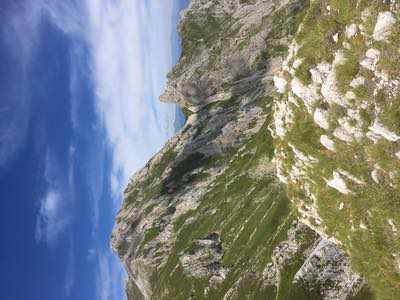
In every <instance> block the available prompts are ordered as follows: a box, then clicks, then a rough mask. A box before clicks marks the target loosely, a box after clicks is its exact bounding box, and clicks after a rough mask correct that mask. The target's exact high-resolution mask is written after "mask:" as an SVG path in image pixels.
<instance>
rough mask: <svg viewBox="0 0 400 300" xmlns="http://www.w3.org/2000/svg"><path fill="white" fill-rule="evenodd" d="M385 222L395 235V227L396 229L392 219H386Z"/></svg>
mask: <svg viewBox="0 0 400 300" xmlns="http://www.w3.org/2000/svg"><path fill="white" fill-rule="evenodd" d="M387 221H388V223H389V225H390V227H392V231H393V233H394V234H395V235H397V227H396V225H395V224H394V221H393V219H388V220H387Z"/></svg>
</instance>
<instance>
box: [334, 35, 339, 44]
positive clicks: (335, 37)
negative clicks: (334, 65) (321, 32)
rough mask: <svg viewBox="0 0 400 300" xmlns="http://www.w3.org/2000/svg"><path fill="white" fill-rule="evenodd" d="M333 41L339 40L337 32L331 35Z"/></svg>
mask: <svg viewBox="0 0 400 300" xmlns="http://www.w3.org/2000/svg"><path fill="white" fill-rule="evenodd" d="M333 41H334V42H335V43H337V42H338V41H339V33H336V34H335V35H333Z"/></svg>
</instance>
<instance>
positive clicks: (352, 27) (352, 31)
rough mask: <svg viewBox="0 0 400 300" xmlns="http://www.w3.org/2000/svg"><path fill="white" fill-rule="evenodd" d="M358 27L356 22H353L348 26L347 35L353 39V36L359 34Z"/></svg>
mask: <svg viewBox="0 0 400 300" xmlns="http://www.w3.org/2000/svg"><path fill="white" fill-rule="evenodd" d="M357 31H358V28H357V25H356V24H351V25H349V26H347V27H346V37H347V38H348V39H351V38H352V37H353V36H355V35H356V34H357Z"/></svg>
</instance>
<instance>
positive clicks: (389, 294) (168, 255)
mask: <svg viewBox="0 0 400 300" xmlns="http://www.w3.org/2000/svg"><path fill="white" fill-rule="evenodd" d="M386 2H387V3H386ZM386 2H385V1H362V0H360V1H350V0H349V1H345V0H331V1H317V0H314V1H306V0H285V1H276V0H275V1H274V0H247V1H246V0H216V1H206V0H192V1H191V2H190V5H189V7H188V8H187V9H186V10H185V11H183V12H182V21H181V23H180V25H179V28H178V30H179V33H180V35H181V37H182V55H181V58H180V60H179V62H178V64H177V65H176V66H175V68H174V69H173V70H172V71H171V73H170V74H169V75H168V83H167V86H166V89H165V92H164V94H163V95H162V96H161V97H160V99H161V100H162V101H173V102H176V103H178V104H179V105H180V106H181V108H182V110H183V112H184V114H185V115H186V117H187V120H186V123H185V125H184V127H183V128H182V129H181V131H180V132H178V133H177V134H176V135H175V136H174V137H173V138H172V139H171V140H170V141H168V142H167V144H166V145H165V146H164V147H163V149H161V151H160V152H159V153H158V154H156V155H155V156H154V157H153V158H152V159H151V160H150V161H149V162H148V164H147V165H146V166H145V167H144V168H143V169H142V170H141V171H139V172H138V173H136V174H135V175H134V176H133V177H132V179H131V181H130V183H129V185H128V186H127V188H126V190H125V193H124V195H125V200H124V203H123V206H122V208H121V210H120V212H119V214H118V216H117V219H116V225H115V227H114V230H113V234H112V237H111V245H112V248H113V249H114V251H115V252H116V253H117V254H118V255H119V257H120V258H121V261H122V262H123V264H124V266H125V269H126V270H127V273H128V279H127V288H126V290H127V295H128V299H224V300H228V299H285V300H289V299H293V300H298V299H300V300H301V299H362V300H364V299H365V300H368V299H398V297H399V292H400V289H399V284H400V278H399V276H400V275H399V272H400V271H399V261H400V256H399V255H400V253H399V249H400V245H399V244H400V242H399V241H400V240H399V238H398V232H397V227H396V226H398V225H399V224H400V210H399V197H400V193H399V172H398V170H400V168H399V167H400V157H399V156H400V154H399V153H400V152H399V151H400V142H399V140H400V136H399V134H400V123H399V120H400V115H399V112H400V110H399V107H400V106H399V99H400V98H399V97H398V96H397V93H398V83H399V81H398V78H399V72H400V70H399V69H398V67H397V66H398V65H399V64H398V63H397V62H398V59H399V57H400V52H399V51H398V49H399V45H398V44H399V42H398V38H397V37H398V32H399V30H400V28H399V26H398V25H399V23H398V18H399V16H400V15H399V11H400V8H399V7H398V6H399V4H396V3H395V2H393V1H386Z"/></svg>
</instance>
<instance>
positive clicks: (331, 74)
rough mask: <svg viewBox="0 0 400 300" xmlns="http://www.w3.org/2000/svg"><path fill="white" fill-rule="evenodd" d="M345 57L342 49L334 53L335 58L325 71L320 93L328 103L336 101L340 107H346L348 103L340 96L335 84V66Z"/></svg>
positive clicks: (341, 62) (343, 61) (344, 59)
mask: <svg viewBox="0 0 400 300" xmlns="http://www.w3.org/2000/svg"><path fill="white" fill-rule="evenodd" d="M345 61H346V58H345V56H344V53H343V52H342V51H338V52H336V53H335V59H334V61H333V64H332V67H330V68H329V69H328V70H325V71H327V75H326V78H325V80H324V82H323V84H322V86H321V94H322V96H323V97H324V98H325V100H326V101H327V102H328V103H336V104H338V105H340V106H342V107H347V106H348V103H347V101H346V99H345V98H344V97H342V96H341V95H340V93H339V91H338V88H337V84H336V73H335V66H337V65H341V64H343V63H345Z"/></svg>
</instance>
